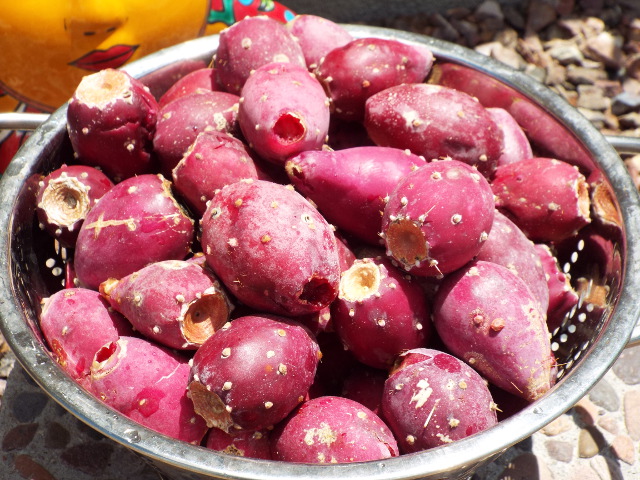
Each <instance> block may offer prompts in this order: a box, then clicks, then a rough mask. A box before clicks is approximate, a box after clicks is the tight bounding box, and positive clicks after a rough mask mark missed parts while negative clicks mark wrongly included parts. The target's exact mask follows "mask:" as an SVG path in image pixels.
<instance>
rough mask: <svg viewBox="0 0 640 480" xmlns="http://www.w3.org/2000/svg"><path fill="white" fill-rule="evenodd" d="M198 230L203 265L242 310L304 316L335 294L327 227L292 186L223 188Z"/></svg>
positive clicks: (333, 252)
mask: <svg viewBox="0 0 640 480" xmlns="http://www.w3.org/2000/svg"><path fill="white" fill-rule="evenodd" d="M201 229H202V236H201V244H202V248H203V251H204V253H205V255H206V258H207V264H208V265H209V267H211V269H212V270H213V271H214V273H215V274H216V276H217V277H218V278H219V279H220V280H221V281H222V282H223V283H224V284H225V285H226V286H227V288H228V289H229V291H230V292H231V293H232V294H233V295H234V296H235V297H236V298H237V299H238V300H240V301H241V302H242V303H244V304H246V305H248V306H249V307H252V308H255V309H257V310H261V311H266V312H270V313H274V314H279V315H285V316H298V315H306V314H309V313H313V312H318V311H320V310H322V309H323V308H325V307H327V306H328V305H329V304H330V303H331V302H332V301H333V300H334V299H335V298H336V296H337V294H338V284H339V282H340V263H339V255H338V247H337V245H336V237H335V234H334V232H333V229H332V228H331V226H330V225H329V224H328V223H327V221H326V220H325V219H324V218H323V217H322V215H320V213H319V212H318V211H317V210H316V208H315V207H313V206H312V205H311V204H310V203H309V202H308V201H307V200H306V199H305V198H304V197H303V196H302V195H300V194H299V193H298V192H296V191H295V190H293V188H288V187H285V186H283V185H280V184H276V183H271V182H267V181H264V180H247V181H244V180H242V181H239V182H236V183H233V184H230V185H227V186H225V187H223V188H222V189H221V190H220V191H219V192H218V193H217V194H216V195H214V197H213V198H212V199H211V202H210V203H209V207H208V208H207V211H206V213H205V214H204V216H203V217H202V220H201ZM292 246H295V248H292Z"/></svg>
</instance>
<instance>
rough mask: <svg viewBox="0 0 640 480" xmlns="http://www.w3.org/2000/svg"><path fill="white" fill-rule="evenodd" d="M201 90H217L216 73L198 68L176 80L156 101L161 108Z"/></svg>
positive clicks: (204, 68) (211, 69)
mask: <svg viewBox="0 0 640 480" xmlns="http://www.w3.org/2000/svg"><path fill="white" fill-rule="evenodd" d="M203 90H205V91H215V90H219V87H218V84H217V82H216V71H215V69H213V68H211V67H203V68H199V69H197V70H194V71H192V72H189V73H187V74H186V75H185V76H184V77H181V78H180V79H178V80H177V81H176V82H175V83H174V84H172V85H171V87H169V88H168V89H167V91H166V92H165V93H163V94H162V96H161V97H160V98H159V99H158V105H159V106H160V108H162V107H164V106H165V105H166V104H167V103H169V102H170V101H172V100H175V99H176V98H179V97H183V96H185V95H188V94H190V93H197V92H199V91H203Z"/></svg>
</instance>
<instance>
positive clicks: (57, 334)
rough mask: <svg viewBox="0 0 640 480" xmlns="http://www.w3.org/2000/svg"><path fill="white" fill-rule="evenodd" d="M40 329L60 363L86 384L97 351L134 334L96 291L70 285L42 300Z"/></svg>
mask: <svg viewBox="0 0 640 480" xmlns="http://www.w3.org/2000/svg"><path fill="white" fill-rule="evenodd" d="M40 328H41V330H42V334H43V335H44V338H45V340H46V341H47V343H48V344H49V347H50V348H51V351H52V352H53V356H54V357H55V359H56V361H57V362H58V363H59V364H60V366H61V367H62V368H63V369H64V370H65V371H66V372H67V373H68V374H69V375H71V377H73V378H74V379H75V380H78V381H79V382H80V383H81V384H84V383H85V380H86V377H87V376H88V375H89V369H90V367H91V362H92V361H93V356H94V355H95V353H96V352H97V351H98V350H99V349H100V348H101V347H102V346H103V345H104V344H105V343H108V342H115V341H116V340H118V338H119V337H120V336H121V335H132V333H133V330H132V329H131V325H130V324H129V323H128V322H127V320H126V319H125V318H124V317H123V316H122V315H120V314H119V313H118V312H116V311H114V310H113V309H111V308H110V307H109V304H108V303H107V302H106V301H105V300H104V299H103V298H102V297H101V296H100V294H99V293H98V292H96V291H94V290H88V289H86V288H67V289H64V290H59V291H58V292H56V293H54V294H53V295H51V296H50V297H48V298H45V299H44V300H43V301H42V313H41V314H40Z"/></svg>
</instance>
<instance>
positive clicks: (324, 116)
mask: <svg viewBox="0 0 640 480" xmlns="http://www.w3.org/2000/svg"><path fill="white" fill-rule="evenodd" d="M240 98H241V101H240V109H239V111H238V124H239V126H240V130H241V131H242V134H243V135H244V138H245V139H246V141H247V143H248V144H249V147H250V148H251V149H252V150H254V151H255V152H256V153H257V154H258V155H259V156H260V157H262V158H264V159H265V160H267V161H270V162H273V163H276V164H278V165H280V164H282V165H284V163H285V161H286V160H287V158H288V157H291V156H293V155H297V154H298V153H301V152H304V151H305V150H318V149H320V148H321V147H322V145H324V143H325V142H326V139H327V134H328V132H329V118H330V112H329V100H328V99H327V95H326V93H325V91H324V89H323V88H322V85H320V83H319V82H318V80H316V78H315V77H314V76H313V75H312V74H311V73H309V71H308V70H307V69H306V68H305V67H301V66H299V65H294V64H292V63H269V64H266V65H263V66H261V67H259V68H257V69H256V70H255V71H254V72H253V73H252V74H251V76H250V77H249V78H248V79H247V81H246V82H245V84H244V86H243V87H242V92H241V97H240Z"/></svg>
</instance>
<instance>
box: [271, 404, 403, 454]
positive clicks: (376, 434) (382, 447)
mask: <svg viewBox="0 0 640 480" xmlns="http://www.w3.org/2000/svg"><path fill="white" fill-rule="evenodd" d="M271 454H272V456H273V458H274V459H275V460H283V461H287V462H305V463H350V462H364V461H368V460H382V459H385V458H391V457H396V456H398V455H399V451H398V445H397V442H396V440H395V439H394V438H393V434H392V433H391V431H390V430H389V427H388V426H387V425H386V424H385V423H384V422H383V421H382V420H381V419H380V418H379V417H378V416H377V415H376V414H375V413H373V412H372V411H371V410H369V409H368V408H367V407H365V406H364V405H362V404H360V403H358V402H356V401H354V400H350V399H347V398H343V397H335V396H324V397H318V398H314V399H311V400H308V401H306V402H305V403H304V404H302V405H301V406H300V407H299V408H297V409H296V410H295V411H294V412H293V413H292V414H291V415H290V416H289V417H288V418H287V419H286V420H285V421H283V422H282V423H281V424H279V425H278V426H277V427H276V429H275V430H274V431H273V433H272V435H271Z"/></svg>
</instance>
